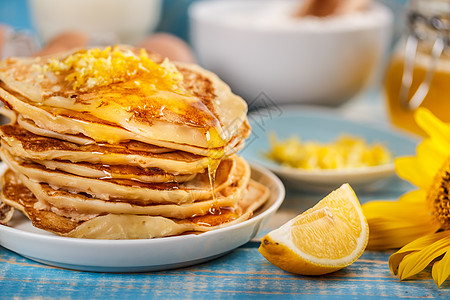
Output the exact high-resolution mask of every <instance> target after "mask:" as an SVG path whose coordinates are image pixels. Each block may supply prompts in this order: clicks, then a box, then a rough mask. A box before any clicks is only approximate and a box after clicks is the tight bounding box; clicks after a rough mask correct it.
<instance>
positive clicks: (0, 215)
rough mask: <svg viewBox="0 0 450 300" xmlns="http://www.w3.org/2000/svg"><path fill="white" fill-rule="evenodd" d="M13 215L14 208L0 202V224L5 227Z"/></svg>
mask: <svg viewBox="0 0 450 300" xmlns="http://www.w3.org/2000/svg"><path fill="white" fill-rule="evenodd" d="M13 214H14V208H13V207H12V206H9V205H7V204H6V203H3V202H0V224H3V225H6V224H7V223H8V222H9V221H10V220H11V219H12V216H13Z"/></svg>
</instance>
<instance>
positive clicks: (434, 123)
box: [414, 107, 450, 149]
mask: <svg viewBox="0 0 450 300" xmlns="http://www.w3.org/2000/svg"><path fill="white" fill-rule="evenodd" d="M414 118H415V120H416V123H417V124H418V125H419V126H420V127H421V128H422V129H423V130H424V131H425V132H426V133H428V135H429V136H430V138H431V139H432V140H434V141H436V144H438V145H440V146H441V147H443V148H446V149H450V125H448V124H446V123H444V122H442V121H441V120H439V119H438V118H437V117H436V116H435V115H433V113H431V112H430V111H429V110H428V109H426V108H423V107H421V108H419V109H417V110H416V113H415V115H414Z"/></svg>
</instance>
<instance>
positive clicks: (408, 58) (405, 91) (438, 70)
mask: <svg viewBox="0 0 450 300" xmlns="http://www.w3.org/2000/svg"><path fill="white" fill-rule="evenodd" d="M411 7H412V10H411V11H410V13H409V16H408V21H409V22H408V25H409V35H408V36H407V38H406V39H404V40H403V41H402V42H401V43H400V45H399V46H398V47H397V49H396V51H394V55H393V57H392V60H391V63H390V65H389V68H388V71H387V75H386V78H385V94H386V99H387V106H388V108H389V114H390V118H391V121H392V123H393V124H394V125H396V126H398V127H400V128H403V129H406V130H409V131H411V132H413V133H416V134H419V135H425V133H424V132H423V131H422V130H421V129H420V128H419V127H418V125H417V124H416V123H415V121H414V111H415V110H416V109H417V108H418V107H426V108H428V109H429V110H431V111H432V112H433V113H434V114H435V115H436V116H437V117H438V118H440V119H441V120H443V121H445V122H450V53H449V52H448V51H449V49H448V41H449V25H448V24H450V23H449V19H448V16H449V13H450V1H448V0H445V1H444V0H428V1H421V0H420V1H413V2H412V6H411Z"/></svg>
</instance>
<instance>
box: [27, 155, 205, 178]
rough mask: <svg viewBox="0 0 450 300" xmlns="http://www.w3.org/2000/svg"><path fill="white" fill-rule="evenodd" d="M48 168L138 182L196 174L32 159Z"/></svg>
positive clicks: (191, 176)
mask: <svg viewBox="0 0 450 300" xmlns="http://www.w3.org/2000/svg"><path fill="white" fill-rule="evenodd" d="M33 162H35V163H38V164H41V165H43V166H45V168H47V169H50V170H60V171H64V172H66V173H70V174H73V175H78V176H82V177H89V178H97V179H108V178H112V179H131V180H137V181H140V182H154V183H162V182H178V183H180V182H186V181H190V180H193V179H194V178H195V176H197V174H179V175H174V174H171V173H167V172H165V171H163V170H161V169H157V168H145V169H144V168H140V167H135V166H129V165H102V164H91V163H83V162H79V163H72V162H70V161H60V160H33Z"/></svg>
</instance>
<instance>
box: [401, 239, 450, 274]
mask: <svg viewBox="0 0 450 300" xmlns="http://www.w3.org/2000/svg"><path fill="white" fill-rule="evenodd" d="M449 245H450V236H447V237H445V238H443V239H441V240H438V241H436V242H434V243H433V244H431V245H429V246H427V247H425V248H423V249H422V250H420V251H417V252H414V253H410V254H407V255H406V256H405V257H404V258H403V260H402V261H401V263H400V264H399V266H398V276H399V277H400V280H403V279H406V278H408V277H411V276H413V275H416V274H417V273H419V272H420V271H422V270H423V269H425V268H426V267H427V266H428V265H429V264H430V263H431V262H432V261H433V260H434V259H435V258H437V257H439V256H441V255H442V254H444V253H445V252H446V249H447V247H448V246H449Z"/></svg>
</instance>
